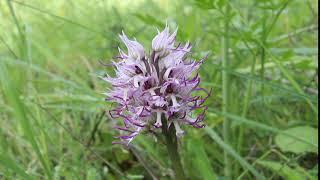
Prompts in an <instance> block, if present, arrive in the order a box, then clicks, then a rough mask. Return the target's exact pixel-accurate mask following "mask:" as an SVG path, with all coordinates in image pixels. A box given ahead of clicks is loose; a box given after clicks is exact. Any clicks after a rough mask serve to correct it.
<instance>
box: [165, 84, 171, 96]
mask: <svg viewBox="0 0 320 180" xmlns="http://www.w3.org/2000/svg"><path fill="white" fill-rule="evenodd" d="M166 93H167V94H171V93H173V88H172V85H171V84H169V85H168V87H167V89H166Z"/></svg>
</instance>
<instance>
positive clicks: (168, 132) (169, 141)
mask: <svg viewBox="0 0 320 180" xmlns="http://www.w3.org/2000/svg"><path fill="white" fill-rule="evenodd" d="M162 124H163V126H162V133H163V135H164V137H165V140H166V146H167V151H168V155H169V157H170V160H171V166H172V169H173V171H174V175H175V179H178V180H183V179H186V178H185V174H184V171H183V167H182V164H181V158H180V155H179V152H178V138H177V136H176V129H175V127H174V126H173V125H171V126H170V127H169V128H168V126H167V120H166V119H165V118H162Z"/></svg>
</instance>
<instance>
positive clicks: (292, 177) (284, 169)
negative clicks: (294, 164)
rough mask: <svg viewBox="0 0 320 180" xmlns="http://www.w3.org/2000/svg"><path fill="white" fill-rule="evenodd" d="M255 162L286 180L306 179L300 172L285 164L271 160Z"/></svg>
mask: <svg viewBox="0 0 320 180" xmlns="http://www.w3.org/2000/svg"><path fill="white" fill-rule="evenodd" d="M257 163H258V164H259V165H261V166H263V167H265V168H268V169H270V170H271V171H273V172H274V173H276V174H278V175H280V176H281V177H283V178H284V179H287V180H300V179H307V177H305V176H304V174H303V173H302V172H299V171H297V170H296V169H292V168H290V167H288V166H287V165H285V164H281V163H278V162H273V161H257Z"/></svg>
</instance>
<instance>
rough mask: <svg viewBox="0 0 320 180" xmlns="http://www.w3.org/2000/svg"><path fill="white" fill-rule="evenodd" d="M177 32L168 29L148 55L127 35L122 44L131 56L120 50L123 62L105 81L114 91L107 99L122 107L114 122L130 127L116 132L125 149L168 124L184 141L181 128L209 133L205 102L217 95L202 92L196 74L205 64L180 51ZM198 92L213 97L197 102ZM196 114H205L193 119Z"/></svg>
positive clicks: (113, 113) (116, 111)
mask: <svg viewBox="0 0 320 180" xmlns="http://www.w3.org/2000/svg"><path fill="white" fill-rule="evenodd" d="M176 33H177V30H176V31H175V32H174V33H172V34H170V32H169V28H168V27H167V26H166V27H165V29H164V30H163V31H162V32H159V33H158V35H157V36H156V37H155V38H154V39H153V40H152V53H151V54H146V52H145V50H144V48H143V46H142V45H141V44H140V43H138V42H137V41H135V40H130V39H128V37H127V36H126V35H125V34H124V33H122V35H120V39H121V40H122V41H123V42H124V44H125V45H126V47H127V49H128V52H127V53H125V52H124V51H122V50H121V49H120V48H119V54H120V55H119V56H118V59H119V61H116V62H113V65H114V67H115V71H116V76H115V77H110V76H108V75H107V76H106V77H104V78H103V79H104V80H105V81H107V82H109V83H111V85H112V90H110V91H108V92H107V93H105V94H106V95H107V98H106V100H108V101H113V102H116V104H117V107H116V108H115V109H112V110H110V111H109V114H110V116H111V117H112V118H121V119H123V122H124V127H118V126H117V127H115V128H116V129H118V130H120V131H121V132H123V133H121V134H122V135H121V136H119V138H120V139H121V140H122V143H123V142H125V143H130V142H131V141H132V140H133V139H134V138H135V137H136V136H137V135H138V134H139V133H140V132H141V131H143V130H149V131H150V130H151V131H152V130H155V129H157V128H160V127H161V126H162V122H163V121H167V123H166V124H168V127H169V126H171V125H172V124H173V125H174V127H175V130H176V135H177V136H178V137H180V136H182V135H183V134H184V131H183V130H182V129H181V128H180V125H182V124H187V125H191V126H193V127H196V128H202V127H204V124H202V121H203V119H204V114H205V111H206V109H207V107H206V106H204V105H203V104H204V102H205V100H206V99H207V98H208V97H209V95H210V93H211V92H207V91H206V90H205V89H202V88H199V87H198V85H199V83H200V77H199V76H198V74H195V72H196V71H197V70H198V69H199V67H200V65H201V64H202V62H203V60H200V61H194V60H192V59H189V58H188V57H187V55H188V53H190V50H191V45H190V43H186V44H185V45H182V44H178V45H177V46H175V39H176ZM194 91H204V92H205V93H206V94H207V95H206V96H205V97H202V96H194V95H192V93H193V92H194ZM195 109H202V110H203V112H202V113H201V114H199V115H197V116H193V115H192V114H193V113H192V112H193V111H194V110H195Z"/></svg>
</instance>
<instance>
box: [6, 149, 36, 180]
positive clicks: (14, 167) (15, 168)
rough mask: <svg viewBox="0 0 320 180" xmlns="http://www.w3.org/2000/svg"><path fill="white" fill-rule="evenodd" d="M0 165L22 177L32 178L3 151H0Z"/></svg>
mask: <svg viewBox="0 0 320 180" xmlns="http://www.w3.org/2000/svg"><path fill="white" fill-rule="evenodd" d="M0 165H1V166H4V167H6V168H8V169H10V170H12V171H13V172H15V173H17V174H18V175H19V176H21V177H23V178H24V179H33V178H32V177H31V176H29V175H28V174H27V173H26V172H25V171H24V170H23V168H21V167H20V165H19V164H18V163H16V162H15V161H14V160H13V159H11V158H9V157H8V155H7V154H5V153H4V152H0ZM0 172H1V171H0ZM0 174H1V173H0ZM11 178H12V177H11Z"/></svg>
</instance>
